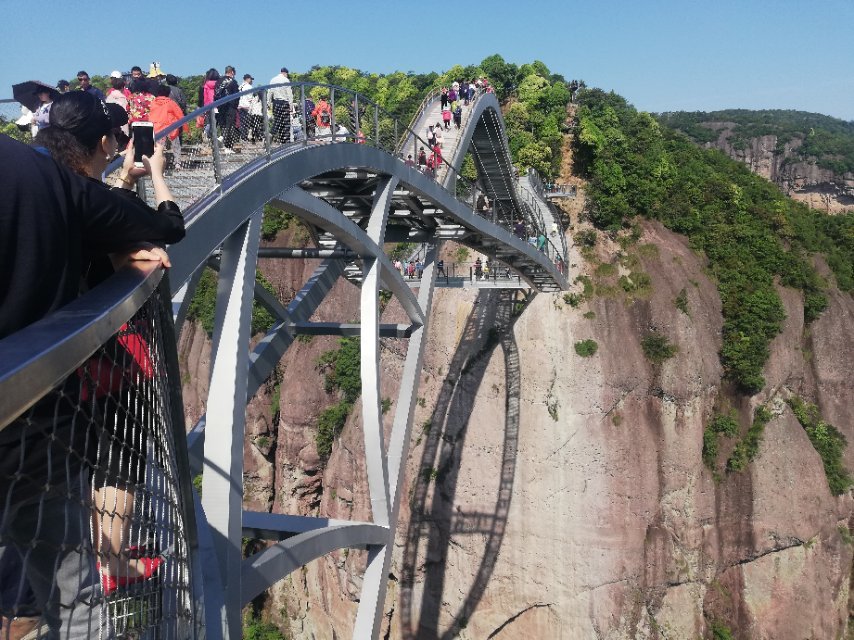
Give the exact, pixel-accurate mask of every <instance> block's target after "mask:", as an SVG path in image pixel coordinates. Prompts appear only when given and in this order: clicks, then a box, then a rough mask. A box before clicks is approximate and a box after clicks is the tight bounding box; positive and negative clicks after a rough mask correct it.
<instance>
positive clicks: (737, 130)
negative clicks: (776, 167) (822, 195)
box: [657, 109, 854, 174]
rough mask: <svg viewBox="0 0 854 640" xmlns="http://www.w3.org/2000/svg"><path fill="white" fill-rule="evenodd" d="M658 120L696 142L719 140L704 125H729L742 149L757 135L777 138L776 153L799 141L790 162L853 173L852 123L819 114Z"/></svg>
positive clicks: (718, 114)
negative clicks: (806, 163)
mask: <svg viewBox="0 0 854 640" xmlns="http://www.w3.org/2000/svg"><path fill="white" fill-rule="evenodd" d="M657 118H658V121H659V122H660V123H661V124H663V125H666V126H668V127H670V128H671V129H676V130H678V131H682V132H683V133H685V134H686V135H687V136H688V137H689V138H691V139H692V140H693V141H694V142H698V143H707V142H713V141H715V140H717V139H718V135H719V134H720V131H717V130H715V129H713V128H711V127H709V126H706V125H708V124H709V123H723V122H726V123H732V124H733V125H734V127H733V128H732V131H731V133H730V134H729V141H730V143H731V144H732V145H733V146H734V147H735V148H736V149H744V148H745V147H746V146H747V145H748V143H749V141H750V140H751V139H752V138H757V137H759V136H766V135H775V136H777V148H778V151H782V150H783V146H784V145H786V144H787V143H789V142H792V141H793V140H799V141H800V142H801V144H800V146H799V147H798V148H797V149H796V150H795V151H794V157H793V158H792V159H789V161H790V162H791V161H794V160H797V159H801V160H806V161H813V162H815V163H816V164H818V166H820V167H822V168H824V169H830V170H831V171H834V172H836V173H840V174H841V173H846V172H849V171H854V122H846V121H845V120H839V119H838V118H831V117H830V116H824V115H821V114H819V113H808V112H806V111H793V110H781V109H773V110H761V111H751V110H748V109H727V110H724V111H710V112H708V113H707V112H703V111H694V112H686V111H676V112H670V113H662V114H659V115H658V116H657Z"/></svg>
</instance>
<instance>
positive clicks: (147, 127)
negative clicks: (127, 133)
mask: <svg viewBox="0 0 854 640" xmlns="http://www.w3.org/2000/svg"><path fill="white" fill-rule="evenodd" d="M130 128H131V132H132V134H133V164H134V166H136V167H142V166H144V165H143V164H142V156H148V157H149V158H150V157H151V156H152V155H154V123H152V122H144V121H139V122H134V123H132V124H131V126H130Z"/></svg>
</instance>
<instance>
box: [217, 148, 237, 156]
mask: <svg viewBox="0 0 854 640" xmlns="http://www.w3.org/2000/svg"><path fill="white" fill-rule="evenodd" d="M220 153H222V154H224V155H227V156H230V155H233V154H234V149H229V148H228V147H226V148H225V149H223V150H222V151H220Z"/></svg>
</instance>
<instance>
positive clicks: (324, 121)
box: [320, 107, 332, 127]
mask: <svg viewBox="0 0 854 640" xmlns="http://www.w3.org/2000/svg"><path fill="white" fill-rule="evenodd" d="M331 124H332V114H331V113H330V112H329V108H328V107H327V108H326V109H324V110H323V111H321V112H320V126H321V127H328V126H330V125H331Z"/></svg>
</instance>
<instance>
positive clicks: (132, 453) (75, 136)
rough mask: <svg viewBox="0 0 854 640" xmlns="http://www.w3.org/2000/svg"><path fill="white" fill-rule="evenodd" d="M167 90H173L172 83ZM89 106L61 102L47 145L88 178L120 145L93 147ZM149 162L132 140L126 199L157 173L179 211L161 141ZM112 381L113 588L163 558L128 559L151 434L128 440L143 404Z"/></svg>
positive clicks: (103, 463) (158, 184)
mask: <svg viewBox="0 0 854 640" xmlns="http://www.w3.org/2000/svg"><path fill="white" fill-rule="evenodd" d="M160 89H163V90H164V91H168V89H167V88H165V87H160ZM165 99H166V100H169V99H168V98H165ZM170 102H171V100H170ZM155 104H156V101H155V103H152V114H154V105H155ZM173 105H174V107H175V110H176V111H177V110H178V106H177V105H176V104H174V103H173ZM88 106H89V105H86V104H81V100H80V99H74V100H72V99H63V100H61V102H60V105H59V109H58V111H57V114H56V117H55V118H54V119H53V121H52V127H51V128H50V129H51V130H50V134H49V135H48V136H47V137H46V139H45V140H42V141H41V143H42V144H44V145H45V147H46V149H47V151H48V152H49V153H50V154H51V156H52V157H53V158H54V159H55V160H57V161H58V162H61V163H63V164H66V165H67V166H68V167H69V168H71V169H74V170H75V171H77V173H79V174H80V175H82V176H85V177H88V178H90V179H93V180H96V179H98V178H99V177H100V175H101V174H102V172H103V171H104V169H105V168H106V161H107V159H108V158H109V157H111V154H113V155H114V154H115V149H113V147H112V142H111V141H109V140H108V141H107V142H105V143H104V145H102V148H101V149H98V147H97V146H96V147H95V149H94V150H90V145H91V140H90V138H91V135H90V134H88V133H87V130H88V124H89V123H84V126H82V127H81V124H80V118H81V116H82V115H85V114H86V113H88V111H86V109H87V108H88ZM95 108H96V109H98V108H99V107H97V106H96V107H95ZM107 111H108V112H110V114H111V124H113V125H115V124H116V123H121V122H122V121H123V120H124V118H125V116H124V114H123V113H122V112H121V110H119V109H115V108H113V107H107ZM99 115H100V114H99ZM114 135H118V133H117V132H116V133H115V134H114ZM102 151H106V153H102ZM143 161H144V163H145V164H146V165H147V167H148V168H147V169H139V168H137V167H135V166H134V157H133V146H132V145H131V146H130V147H129V149H128V150H127V152H126V153H125V161H124V164H123V166H122V169H121V171H120V172H119V175H118V177H117V179H116V180H115V189H117V190H118V193H120V194H123V195H124V196H125V197H130V198H135V199H136V198H137V196H136V193H135V192H134V191H132V190H131V189H132V188H133V187H134V186H135V185H136V181H137V178H138V177H140V176H141V175H145V174H147V173H150V174H151V182H152V186H153V188H154V197H155V200H156V201H157V202H158V207H159V208H160V209H162V210H169V209H172V208H175V209H177V206H176V205H175V204H174V202H172V194H171V193H170V192H169V187H168V185H167V184H166V180H165V179H164V178H163V170H164V154H163V146H162V144H158V145H157V147H156V152H155V153H154V155H153V157H152V158H144V159H143ZM146 206H147V205H146ZM151 212H152V213H156V212H155V210H154V209H151ZM123 260H124V258H123V257H118V258H116V257H113V260H112V262H111V261H110V260H108V259H107V258H106V257H102V258H100V259H95V260H93V261H92V263H91V266H90V267H89V269H88V272H87V275H86V278H85V285H86V286H87V287H93V286H95V285H97V284H99V283H100V282H101V281H103V280H105V279H106V278H107V277H108V276H109V275H111V274H112V273H113V271H114V268H115V267H117V266H120V265H121V263H122V262H123ZM111 347H112V349H113V350H116V349H119V348H118V347H116V345H111ZM106 366H107V365H105V364H104V363H102V362H100V361H99V362H98V363H97V364H96V366H95V369H96V371H97V370H100V369H102V368H106ZM108 386H109V385H106V384H105V385H102V386H99V387H98V389H96V390H95V392H94V395H95V397H96V398H97V399H98V404H99V409H100V414H101V415H102V416H103V418H104V424H103V429H102V431H101V434H100V435H101V437H100V440H99V442H98V445H97V457H98V460H97V461H96V463H95V473H94V483H95V487H96V490H95V505H94V506H95V514H94V516H95V520H96V532H95V540H94V543H95V547H96V550H97V552H98V556H99V568H100V571H101V573H102V577H101V579H102V583H103V587H104V591H105V593H107V594H110V593H112V592H113V591H115V590H116V589H117V588H118V587H120V586H126V585H127V584H130V583H132V582H138V581H141V580H144V579H146V578H149V577H151V574H152V572H153V571H154V570H156V568H157V566H158V565H159V564H160V559H159V558H156V557H155V558H148V557H137V558H132V559H131V558H129V557H128V546H129V545H128V539H129V527H130V516H131V515H132V514H133V507H134V493H135V487H136V486H137V485H139V484H141V483H142V481H143V479H144V478H143V472H144V469H145V456H144V452H145V450H146V448H147V446H146V445H147V440H146V437H145V435H146V434H145V433H144V432H143V433H142V434H140V435H139V436H138V437H137V438H136V449H135V450H132V449H131V447H129V446H127V445H126V444H125V442H124V441H125V440H128V439H129V438H130V436H129V434H127V433H126V431H127V430H128V429H129V427H128V425H134V424H136V423H137V422H138V421H137V420H136V419H135V418H136V417H135V416H134V415H132V412H131V411H129V410H128V409H127V407H136V406H139V402H138V401H137V399H136V398H133V397H127V398H124V397H123V398H121V399H119V398H118V397H115V396H118V394H117V393H116V392H115V391H114V390H112V389H109V388H106V387H108ZM129 386H130V385H129ZM123 395H130V396H133V395H134V390H133V388H128V389H126V391H125V392H124V394H123ZM122 425H124V426H122ZM113 505H114V506H113Z"/></svg>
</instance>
